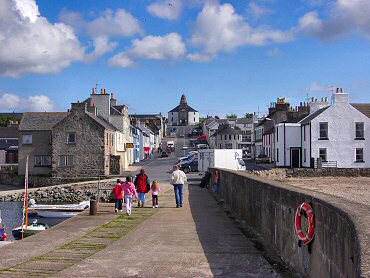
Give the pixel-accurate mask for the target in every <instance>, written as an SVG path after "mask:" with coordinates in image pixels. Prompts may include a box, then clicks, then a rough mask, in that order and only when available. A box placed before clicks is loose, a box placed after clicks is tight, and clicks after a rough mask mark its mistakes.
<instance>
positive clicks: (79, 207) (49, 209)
mask: <svg viewBox="0 0 370 278" xmlns="http://www.w3.org/2000/svg"><path fill="white" fill-rule="evenodd" d="M29 204H30V206H29V207H28V211H29V213H31V214H37V215H38V216H40V217H47V218H69V217H72V216H75V215H77V214H78V213H80V212H81V211H83V210H85V209H87V208H88V207H89V206H90V203H89V201H83V202H81V203H79V204H64V205H41V204H36V202H35V201H34V200H33V199H31V200H30V201H29Z"/></svg>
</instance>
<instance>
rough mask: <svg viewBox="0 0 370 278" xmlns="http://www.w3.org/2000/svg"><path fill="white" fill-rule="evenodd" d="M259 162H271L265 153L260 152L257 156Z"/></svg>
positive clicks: (257, 162)
mask: <svg viewBox="0 0 370 278" xmlns="http://www.w3.org/2000/svg"><path fill="white" fill-rule="evenodd" d="M259 163H270V158H269V157H268V156H267V155H265V154H259V155H258V156H257V157H256V164H259Z"/></svg>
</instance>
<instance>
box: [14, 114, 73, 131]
mask: <svg viewBox="0 0 370 278" xmlns="http://www.w3.org/2000/svg"><path fill="white" fill-rule="evenodd" d="M68 115H69V112H26V113H24V114H23V118H22V120H21V123H20V124H19V130H22V131H32V130H35V131H37V130H51V129H52V128H53V126H55V125H56V124H57V123H59V122H60V121H61V120H63V119H64V118H65V117H67V116H68Z"/></svg>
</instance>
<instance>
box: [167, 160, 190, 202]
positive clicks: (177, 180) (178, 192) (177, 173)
mask: <svg viewBox="0 0 370 278" xmlns="http://www.w3.org/2000/svg"><path fill="white" fill-rule="evenodd" d="M185 182H187V178H186V175H185V173H184V172H183V171H181V170H180V169H179V167H178V166H177V165H175V166H173V172H172V175H171V182H170V183H171V184H172V185H173V190H174V191H175V199H176V207H177V208H181V207H182V205H183V199H184V184H185Z"/></svg>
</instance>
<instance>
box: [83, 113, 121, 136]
mask: <svg viewBox="0 0 370 278" xmlns="http://www.w3.org/2000/svg"><path fill="white" fill-rule="evenodd" d="M86 114H87V115H88V116H90V117H91V118H92V119H93V120H94V121H96V122H97V123H98V124H100V125H101V126H103V127H104V128H105V129H108V130H113V131H116V130H117V128H116V127H115V126H114V125H112V124H110V123H108V122H107V121H106V120H104V119H103V118H100V117H98V116H96V115H94V114H92V113H90V112H86Z"/></svg>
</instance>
